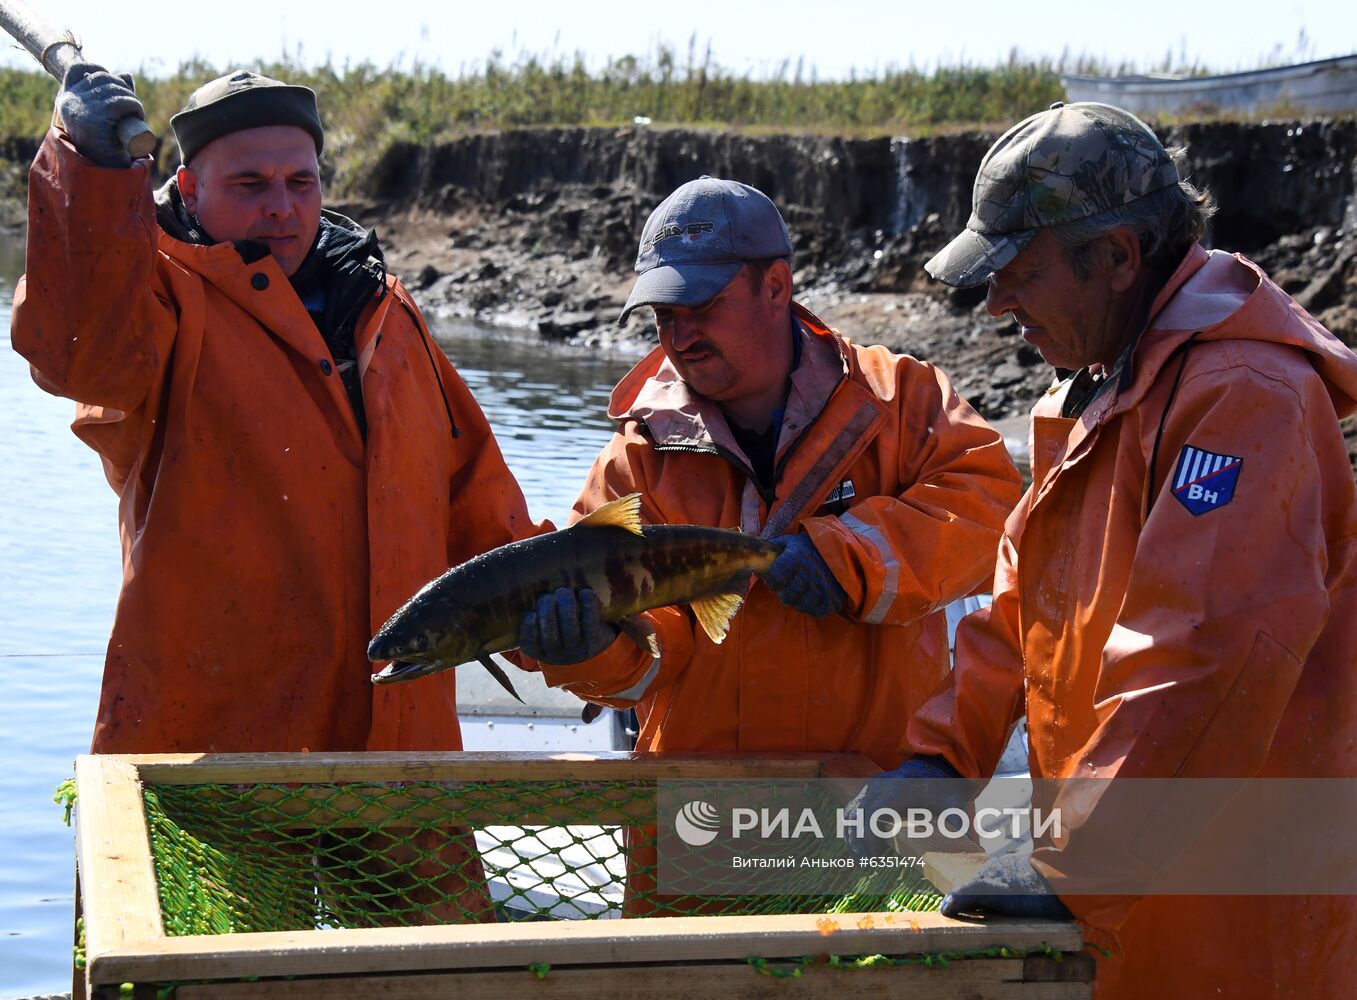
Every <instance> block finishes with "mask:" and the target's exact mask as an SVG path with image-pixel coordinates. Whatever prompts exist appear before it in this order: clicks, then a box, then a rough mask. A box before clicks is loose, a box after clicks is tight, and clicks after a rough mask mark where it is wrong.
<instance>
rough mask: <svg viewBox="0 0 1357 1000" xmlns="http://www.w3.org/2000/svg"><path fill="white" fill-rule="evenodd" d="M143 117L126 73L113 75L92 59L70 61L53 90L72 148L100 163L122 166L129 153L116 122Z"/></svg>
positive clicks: (126, 163) (143, 112)
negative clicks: (129, 116) (92, 61)
mask: <svg viewBox="0 0 1357 1000" xmlns="http://www.w3.org/2000/svg"><path fill="white" fill-rule="evenodd" d="M128 115H133V116H135V117H137V118H142V119H145V117H146V110H145V109H144V108H143V107H142V106H141V101H139V100H137V92H136V88H135V86H134V85H133V83H132V76H131V74H130V73H123V74H122V75H121V76H114V75H113V74H112V73H110V72H109V71H108V70H106V69H104V68H103V67H102V66H96V65H95V64H93V63H72V64H71V66H70V68H69V69H67V70H66V76H65V78H64V79H63V80H62V81H61V90H60V91H58V92H57V117H58V118H59V119H60V121H61V127H62V128H63V129H65V131H66V135H68V136H69V137H70V140H71V142H73V143H75V148H76V149H78V150H80V153H81V155H82V156H84V157H85V158H86V159H87V160H91V161H93V162H94V163H97V164H98V165H99V166H101V167H126V166H130V165H131V163H132V157H130V156H129V155H128V154H127V150H126V149H124V148H123V144H122V142H121V140H119V138H118V122H120V121H122V120H123V119H124V118H126V117H127V116H128Z"/></svg>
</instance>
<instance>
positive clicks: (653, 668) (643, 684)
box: [605, 656, 660, 701]
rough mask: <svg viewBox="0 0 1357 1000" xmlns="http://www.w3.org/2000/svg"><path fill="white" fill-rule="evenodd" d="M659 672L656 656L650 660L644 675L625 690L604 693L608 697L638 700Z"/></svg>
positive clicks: (658, 661) (658, 660) (642, 696)
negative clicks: (648, 667)
mask: <svg viewBox="0 0 1357 1000" xmlns="http://www.w3.org/2000/svg"><path fill="white" fill-rule="evenodd" d="M659 672H660V658H659V657H658V656H657V657H655V659H653V660H651V661H650V669H649V670H647V671H646V675H645V676H644V677H642V678H641V679H640V680H639V681H637V682H636V683H635V684H633V685H632V686H631V687H629V688H627V689H626V690H625V691H618V692H617V693H616V694H610V695H605V697H608V698H625V699H626V700H627V701H640V700H641V699H642V698H644V697H645V694H646V690H647V689H648V688H649V687H650V684H651V682H652V681H654V680H655V675H656V674H658V673H659Z"/></svg>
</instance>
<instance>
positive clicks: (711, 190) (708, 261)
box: [617, 176, 792, 323]
mask: <svg viewBox="0 0 1357 1000" xmlns="http://www.w3.org/2000/svg"><path fill="white" fill-rule="evenodd" d="M791 255H792V238H791V236H790V235H788V233H787V223H785V222H783V221H782V213H780V212H779V211H778V210H777V206H776V205H774V204H773V203H772V202H771V201H769V200H768V196H767V195H766V194H764V193H763V192H762V191H759V190H758V189H757V188H752V187H750V186H749V185H748V184H741V183H740V182H739V181H726V180H721V179H720V178H719V177H707V176H703V177H699V178H698V179H697V180H695V181H689V182H688V183H687V184H684V185H683V186H682V187H680V188H679V189H678V190H677V191H675V192H674V193H673V194H671V195H670V196H669V197H668V198H666V199H664V201H662V202H660V206H659V208H657V209H655V211H653V212H651V213H650V218H649V219H647V220H646V225H645V229H643V230H642V231H641V249H640V250H639V251H638V252H637V255H636V273H637V274H638V275H640V277H639V278H637V279H636V284H635V285H634V286H632V289H631V295H629V296H627V304H626V305H625V306H623V308H622V315H621V316H619V317H618V319H617V322H618V323H625V322H626V321H627V317H628V316H630V315H631V311H632V310H633V309H635V308H636V307H637V306H653V305H667V306H700V305H702V304H703V303H704V302H709V301H710V300H711V299H712V297H713V296H715V295H716V293H717V292H719V291H721V289H723V288H725V287H726V285H728V284H730V280H731V279H732V278H734V277H735V275H736V274H738V273H739V271H740V268H741V267H742V266H743V265H744V262H745V261H747V260H767V259H769V258H772V257H790V256H791Z"/></svg>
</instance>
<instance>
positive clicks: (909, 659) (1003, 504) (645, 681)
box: [542, 306, 1020, 768]
mask: <svg viewBox="0 0 1357 1000" xmlns="http://www.w3.org/2000/svg"><path fill="white" fill-rule="evenodd" d="M794 310H795V316H796V318H797V320H798V328H799V331H800V336H801V344H802V360H801V364H800V366H799V367H798V368H797V369H796V371H795V372H794V373H793V374H792V380H791V381H792V388H791V393H790V396H789V398H788V401H787V405H786V414H785V417H784V419H783V424H782V428H781V432H780V434H779V439H778V445H777V455H776V469H777V473H776V482H775V484H774V490H775V494H776V495H775V496H773V497H763V496H760V494H759V491H758V489H757V488H756V486H755V484H754V482H753V481H752V478H753V477H752V476H751V475H749V474H748V473H747V471H746V470H747V459H746V457H745V456H744V454H743V452H742V451H741V450H740V448H739V446H738V444H736V443H735V439H734V436H733V435H732V434H731V432H730V430H729V427H728V426H727V424H726V423H725V420H724V417H723V416H722V415H721V412H720V410H719V409H718V408H717V407H715V406H714V405H712V404H711V403H710V402H709V401H706V400H704V399H702V398H701V397H698V396H696V395H694V394H692V393H691V392H690V391H689V390H688V387H687V384H686V383H685V382H683V380H682V379H681V378H679V377H678V374H677V372H676V371H675V370H674V368H673V367H672V365H670V364H669V362H668V361H667V360H666V359H665V356H664V353H663V351H661V350H659V349H656V350H655V351H654V352H652V353H651V354H650V355H649V356H648V357H646V358H645V359H644V360H642V361H641V362H640V364H638V365H637V366H636V367H635V368H634V369H633V370H632V371H631V373H630V374H628V375H627V376H626V377H625V378H624V379H623V380H622V381H621V382H620V383H619V384H618V386H617V388H616V390H615V391H614V392H613V397H612V406H611V409H610V415H611V416H612V417H613V418H614V419H615V420H618V421H619V422H620V423H621V428H620V429H619V430H618V432H617V434H616V435H615V436H614V437H613V439H612V440H611V441H610V442H609V444H608V445H607V446H606V447H605V448H604V449H603V451H602V452H601V453H600V454H599V456H598V458H597V459H596V460H595V462H594V466H593V468H592V470H591V471H590V473H589V477H588V480H587V482H586V485H585V487H584V490H583V492H582V493H581V495H580V497H579V499H578V500H577V501H576V503H575V508H574V517H575V518H578V517H580V516H583V515H584V514H586V513H588V512H589V511H591V510H593V509H595V508H597V507H599V506H601V505H603V504H604V503H607V502H608V501H610V500H614V499H616V498H617V497H619V496H624V495H626V494H628V493H633V492H639V493H641V495H642V519H643V520H644V521H647V522H649V523H654V524H682V523H692V524H702V525H708V526H712V527H720V528H732V529H740V530H743V531H745V532H748V533H752V534H763V535H765V537H775V536H777V535H781V534H785V533H788V532H792V531H795V530H797V529H798V528H800V529H802V530H805V531H806V532H808V533H809V535H810V537H811V540H812V541H813V542H814V544H815V547H816V549H817V550H818V551H819V552H820V554H821V555H822V556H823V557H824V559H825V561H826V563H827V564H828V565H829V568H830V570H831V571H832V572H833V574H834V576H835V578H836V579H837V580H838V582H839V583H840V584H841V585H842V586H843V588H844V590H845V591H846V592H847V595H848V604H847V608H846V610H845V612H844V613H842V614H837V615H831V616H829V617H827V618H824V619H821V620H818V621H817V620H815V619H813V618H811V617H809V616H807V615H803V614H800V613H798V612H795V611H793V610H791V609H789V608H787V607H785V606H784V605H783V604H782V603H781V602H779V601H778V599H777V597H776V596H774V594H773V593H772V592H771V591H769V590H768V589H767V588H766V587H764V586H763V585H762V584H761V583H758V582H755V583H754V584H753V586H752V587H751V589H750V592H749V594H748V597H747V598H746V600H745V603H744V605H743V607H742V608H741V609H740V610H739V612H738V613H737V614H736V615H735V617H734V619H733V620H732V623H731V629H730V633H729V635H728V636H727V637H726V639H725V642H724V643H722V644H721V645H715V644H713V643H712V642H711V641H710V640H709V639H708V638H707V636H706V635H705V634H704V633H703V632H702V631H701V629H700V628H697V627H696V626H695V622H694V618H693V616H692V613H691V611H690V610H689V609H688V608H687V607H675V608H662V609H659V610H657V611H653V612H650V613H649V616H650V618H651V620H652V623H653V624H654V626H655V628H656V631H657V633H658V638H659V643H660V650H661V655H660V658H659V659H658V660H656V661H654V662H652V661H651V658H650V657H649V655H648V654H646V653H644V652H642V650H641V649H640V648H639V647H638V646H637V645H636V644H634V643H633V642H631V641H630V640H629V639H619V640H618V641H617V642H615V643H614V644H613V645H612V646H611V647H610V648H609V649H608V650H607V651H606V652H605V653H604V654H602V655H601V656H599V657H596V658H595V659H593V660H590V661H587V662H585V663H581V664H576V665H574V666H567V667H555V666H544V667H542V669H543V672H544V674H545V676H546V679H547V682H548V683H549V684H552V685H553V686H559V687H564V688H566V689H567V690H569V691H572V692H574V693H575V694H577V695H579V696H580V697H582V698H585V699H588V700H590V701H595V702H599V703H602V704H606V705H611V706H614V707H619V708H626V707H632V706H635V707H636V709H637V713H638V716H639V718H640V720H641V733H640V739H639V741H638V743H637V749H639V750H740V751H760V750H767V751H836V750H843V751H848V750H852V751H858V752H861V753H863V754H866V755H867V756H868V757H871V758H872V759H873V760H874V761H875V762H876V763H877V764H878V765H880V766H881V767H885V768H889V767H894V766H895V765H897V764H898V763H900V761H901V759H902V758H903V757H904V755H905V752H906V751H905V732H904V720H905V719H907V718H908V717H909V713H910V712H912V711H913V710H914V708H915V706H917V705H919V704H921V703H922V700H923V699H924V698H925V697H927V695H928V694H929V692H930V691H931V690H932V689H933V688H934V687H935V686H936V685H937V684H938V683H939V682H940V681H941V680H942V678H943V676H944V674H945V673H946V672H947V666H948V649H947V629H946V625H945V621H944V616H943V614H942V611H941V609H942V607H943V606H944V605H946V604H947V603H948V602H949V601H952V600H954V599H956V598H958V597H962V596H965V595H967V594H970V593H971V592H972V591H973V590H974V589H975V587H976V585H977V584H978V583H981V582H982V581H983V580H984V579H985V576H986V569H985V567H986V565H988V564H989V563H991V562H992V560H993V557H994V556H993V554H994V546H995V543H996V541H997V539H998V537H999V529H1000V526H1001V525H1002V523H1003V519H1004V517H1005V516H1006V515H1007V514H1008V512H1009V511H1010V510H1011V508H1012V505H1013V503H1014V502H1015V501H1016V500H1017V497H1018V493H1019V488H1020V487H1019V479H1018V475H1017V472H1016V471H1015V470H1014V468H1013V464H1012V462H1011V461H1010V460H1009V457H1008V452H1007V451H1006V449H1005V448H1004V445H1003V441H1002V439H1001V438H1000V437H999V435H998V434H997V433H996V432H995V431H994V430H993V429H992V428H990V427H989V426H988V425H987V424H986V423H985V422H984V421H983V420H981V419H980V417H979V416H978V415H977V414H976V413H975V411H974V410H972V409H971V407H970V406H969V405H967V403H966V402H965V401H964V400H962V399H961V397H960V396H958V395H957V394H956V392H955V391H954V390H953V388H952V386H951V384H950V383H949V382H948V380H947V378H946V376H944V375H943V374H942V372H940V371H939V370H938V369H936V368H934V367H933V366H931V365H927V364H923V363H921V362H918V361H916V360H914V359H913V358H909V357H902V356H899V355H894V354H891V353H890V352H889V351H887V350H886V349H885V348H882V347H866V348H863V347H857V346H853V345H851V344H849V343H848V342H847V341H846V340H844V339H842V338H841V337H840V336H839V335H838V334H837V333H835V332H833V331H832V330H830V329H829V328H828V327H826V326H825V325H824V324H823V323H821V322H820V320H818V319H817V318H816V317H815V316H813V315H811V313H809V312H808V311H806V310H805V309H803V308H801V307H800V306H795V307H794Z"/></svg>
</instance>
